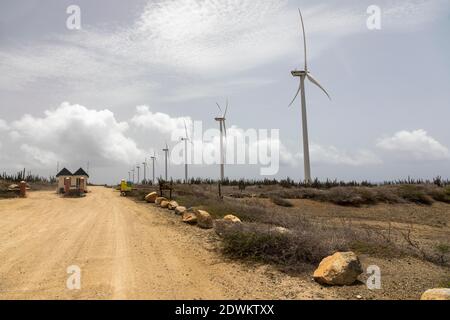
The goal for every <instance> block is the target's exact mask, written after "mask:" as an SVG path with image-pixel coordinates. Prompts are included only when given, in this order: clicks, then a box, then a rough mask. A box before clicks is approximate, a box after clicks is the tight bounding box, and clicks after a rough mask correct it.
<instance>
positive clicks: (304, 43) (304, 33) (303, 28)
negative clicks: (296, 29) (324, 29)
mask: <svg viewBox="0 0 450 320" xmlns="http://www.w3.org/2000/svg"><path fill="white" fill-rule="evenodd" d="M298 13H299V14H300V21H301V23H302V32H303V49H304V51H305V71H306V72H308V58H307V50H306V32H305V24H304V23H303V15H302V12H301V11H300V9H298Z"/></svg>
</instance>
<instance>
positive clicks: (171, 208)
mask: <svg viewBox="0 0 450 320" xmlns="http://www.w3.org/2000/svg"><path fill="white" fill-rule="evenodd" d="M176 207H179V205H178V203H177V202H176V201H170V202H169V206H168V208H169V210H175V209H176Z"/></svg>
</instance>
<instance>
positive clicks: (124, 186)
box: [120, 180, 133, 197]
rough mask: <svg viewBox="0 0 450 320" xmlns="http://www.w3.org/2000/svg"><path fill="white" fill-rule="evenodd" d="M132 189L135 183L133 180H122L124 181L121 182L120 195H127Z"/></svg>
mask: <svg viewBox="0 0 450 320" xmlns="http://www.w3.org/2000/svg"><path fill="white" fill-rule="evenodd" d="M132 190H133V185H132V184H131V182H127V181H125V180H122V182H121V183H120V195H121V196H122V197H126V196H128V194H129V193H130V192H131V191H132Z"/></svg>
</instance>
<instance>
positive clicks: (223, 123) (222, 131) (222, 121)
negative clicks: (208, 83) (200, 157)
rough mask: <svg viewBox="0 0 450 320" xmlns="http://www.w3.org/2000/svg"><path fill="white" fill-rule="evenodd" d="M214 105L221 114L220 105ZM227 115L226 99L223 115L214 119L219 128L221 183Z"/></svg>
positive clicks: (221, 178)
mask: <svg viewBox="0 0 450 320" xmlns="http://www.w3.org/2000/svg"><path fill="white" fill-rule="evenodd" d="M216 104H217V107H218V108H219V110H220V113H222V108H221V107H220V105H219V104H218V103H216ZM227 113H228V99H227V104H226V107H225V112H223V115H222V116H219V117H217V118H215V119H214V120H216V121H217V122H219V126H220V181H221V182H223V180H224V179H225V152H224V149H223V148H224V138H225V139H226V136H227V126H226V120H227V119H226V116H227ZM224 134H225V137H224Z"/></svg>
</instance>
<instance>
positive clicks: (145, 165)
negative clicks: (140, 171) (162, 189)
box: [142, 158, 147, 184]
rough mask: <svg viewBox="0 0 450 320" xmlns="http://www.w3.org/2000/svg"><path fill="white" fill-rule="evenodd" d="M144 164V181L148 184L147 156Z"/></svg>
mask: <svg viewBox="0 0 450 320" xmlns="http://www.w3.org/2000/svg"><path fill="white" fill-rule="evenodd" d="M142 165H143V167H144V183H145V184H147V158H145V161H144V162H142Z"/></svg>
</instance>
